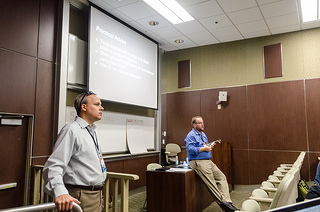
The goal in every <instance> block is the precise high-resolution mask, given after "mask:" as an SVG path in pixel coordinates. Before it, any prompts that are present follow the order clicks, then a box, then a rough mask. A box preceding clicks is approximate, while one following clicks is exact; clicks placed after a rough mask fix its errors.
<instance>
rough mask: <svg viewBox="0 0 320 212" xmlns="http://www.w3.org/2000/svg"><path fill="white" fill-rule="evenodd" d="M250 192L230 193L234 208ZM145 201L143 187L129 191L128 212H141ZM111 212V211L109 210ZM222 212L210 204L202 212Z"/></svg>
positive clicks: (247, 196)
mask: <svg viewBox="0 0 320 212" xmlns="http://www.w3.org/2000/svg"><path fill="white" fill-rule="evenodd" d="M251 193H252V190H251V191H245V190H237V191H232V192H231V193H230V196H231V199H232V201H233V204H234V206H236V207H237V208H239V209H240V208H241V204H242V202H244V201H245V200H247V199H248V198H249V196H250V195H251ZM145 199H146V191H145V187H142V188H140V189H137V190H134V191H130V197H129V211H130V212H142V211H143V204H144V202H145ZM109 211H111V209H110V210H109ZM209 211H210V212H212V211H214V212H220V211H221V212H222V210H221V209H220V207H219V206H218V204H217V203H215V202H214V203H212V204H211V205H210V206H209V207H207V208H206V209H205V210H203V212H209Z"/></svg>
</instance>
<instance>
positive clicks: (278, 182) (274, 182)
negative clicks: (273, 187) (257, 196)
mask: <svg viewBox="0 0 320 212" xmlns="http://www.w3.org/2000/svg"><path fill="white" fill-rule="evenodd" d="M267 181H268V182H270V183H273V184H280V183H281V180H267Z"/></svg>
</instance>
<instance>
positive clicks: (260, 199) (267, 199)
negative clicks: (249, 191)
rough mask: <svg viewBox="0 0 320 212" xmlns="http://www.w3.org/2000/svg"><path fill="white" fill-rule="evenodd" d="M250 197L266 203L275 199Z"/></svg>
mask: <svg viewBox="0 0 320 212" xmlns="http://www.w3.org/2000/svg"><path fill="white" fill-rule="evenodd" d="M249 199H253V200H255V201H257V202H265V203H271V202H272V200H273V199H271V198H262V197H249Z"/></svg>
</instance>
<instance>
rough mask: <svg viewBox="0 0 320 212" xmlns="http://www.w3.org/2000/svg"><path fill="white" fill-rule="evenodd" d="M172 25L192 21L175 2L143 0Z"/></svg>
mask: <svg viewBox="0 0 320 212" xmlns="http://www.w3.org/2000/svg"><path fill="white" fill-rule="evenodd" d="M144 1H145V2H146V3H147V4H148V5H149V6H151V7H152V8H153V9H155V10H156V11H157V12H158V13H160V14H161V15H162V16H163V17H165V18H166V19H168V20H169V21H170V22H171V23H172V24H179V23H182V22H186V21H191V20H194V19H193V17H192V16H191V15H190V14H189V13H188V12H187V11H185V10H184V9H183V7H181V6H180V5H179V4H178V3H177V2H176V1H175V0H144Z"/></svg>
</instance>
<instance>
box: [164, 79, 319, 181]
mask: <svg viewBox="0 0 320 212" xmlns="http://www.w3.org/2000/svg"><path fill="white" fill-rule="evenodd" d="M219 91H227V92H228V102H226V103H222V104H221V109H218V107H217V104H216V101H217V100H218V95H219ZM164 96H166V101H167V104H166V105H165V106H164V107H166V111H167V117H166V118H167V127H166V128H165V129H162V131H163V130H166V131H167V142H168V143H170V142H174V143H177V144H179V145H181V146H184V145H185V144H184V138H185V136H186V135H187V133H188V132H189V131H190V130H191V125H190V122H191V118H192V117H193V116H195V115H201V116H202V117H203V119H204V122H205V133H206V134H207V136H208V138H209V140H215V139H219V138H221V139H222V142H224V141H227V142H229V143H230V144H231V147H232V163H233V164H232V172H233V177H232V179H233V184H237V185H250V184H259V183H261V182H262V181H263V180H265V179H266V178H267V177H268V176H269V175H270V174H272V173H273V171H274V170H275V169H276V168H277V167H278V166H279V164H280V163H292V162H294V161H295V159H296V158H297V157H298V155H299V153H300V151H307V153H308V154H307V156H306V158H305V161H304V164H303V167H302V171H301V177H302V178H303V179H306V180H313V179H314V176H315V170H316V166H317V164H318V159H317V157H318V156H320V145H319V143H320V132H319V129H318V128H319V122H320V121H319V120H320V98H319V96H320V79H306V80H297V81H287V82H276V83H267V84H256V85H247V86H238V87H226V88H219V89H208V90H201V91H190V92H177V93H168V94H164ZM309 159H310V161H309Z"/></svg>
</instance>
